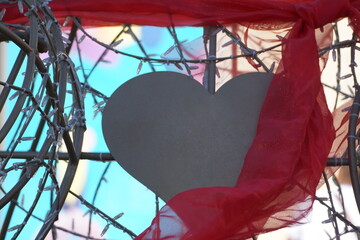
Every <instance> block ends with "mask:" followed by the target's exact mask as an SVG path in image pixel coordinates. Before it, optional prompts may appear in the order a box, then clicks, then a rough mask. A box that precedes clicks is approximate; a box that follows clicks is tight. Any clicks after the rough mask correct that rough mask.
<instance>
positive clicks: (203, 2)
mask: <svg viewBox="0 0 360 240" xmlns="http://www.w3.org/2000/svg"><path fill="white" fill-rule="evenodd" d="M1 6H2V5H0V8H1ZM3 6H4V5H3ZM50 6H51V9H52V11H53V12H54V13H55V15H56V16H57V17H58V18H59V19H64V17H66V16H69V15H71V16H79V17H81V18H82V22H83V23H84V24H85V25H88V26H91V25H94V26H100V25H111V24H119V23H131V24H139V25H155V26H168V25H174V26H206V25H215V24H235V23H236V24H241V25H243V26H246V27H249V28H253V29H258V30H269V31H272V30H278V29H285V30H286V31H288V33H287V34H286V36H285V38H284V39H283V47H282V52H281V54H282V59H281V62H280V65H279V67H278V68H277V70H276V74H275V76H274V79H273V80H272V83H271V85H270V88H269V90H268V93H267V97H266V100H265V103H264V106H263V108H262V111H261V115H260V119H259V123H258V128H257V135H256V137H255V140H254V142H253V144H252V146H251V148H250V150H249V151H248V153H247V156H246V159H245V163H244V166H243V169H242V171H241V173H239V174H240V176H239V179H238V182H237V184H236V186H234V187H211V188H200V189H193V190H189V191H186V192H182V193H179V194H178V195H176V196H175V197H174V198H172V199H171V200H170V201H169V202H168V203H167V204H166V205H165V206H164V207H163V208H162V209H161V211H160V212H159V214H158V215H157V216H156V217H155V219H154V220H153V222H152V224H151V226H150V227H149V228H148V229H146V230H145V231H144V232H143V233H142V234H141V235H140V236H138V237H137V238H136V239H137V240H140V239H141V240H145V239H158V240H160V239H161V240H165V239H196V240H202V239H204V240H209V239H221V240H223V239H246V238H249V237H251V236H254V235H257V234H259V233H262V232H267V231H271V230H275V229H279V228H281V227H285V226H288V225H290V224H293V223H297V222H298V221H299V220H300V219H301V218H302V217H304V216H305V215H306V214H307V213H308V211H309V210H310V208H311V206H312V203H313V200H314V195H315V191H316V187H317V185H318V182H319V179H320V177H321V173H322V171H323V170H324V167H325V164H326V160H327V156H328V154H329V151H330V148H331V145H332V143H333V139H334V135H335V134H334V128H333V124H332V116H331V114H330V113H329V111H328V108H327V105H326V101H325V96H324V92H323V88H322V86H321V83H320V75H321V70H322V67H320V65H319V57H318V48H319V46H321V45H326V44H329V43H330V42H329V40H331V33H330V32H325V33H323V34H325V35H326V36H323V37H322V38H321V39H322V40H319V39H317V35H316V33H315V29H319V28H320V30H322V28H323V27H325V26H326V24H328V23H331V22H334V21H337V20H339V19H340V18H343V17H349V19H350V25H351V26H352V27H353V29H354V31H355V32H356V33H359V27H360V25H359V21H360V13H359V9H360V1H350V0H317V1H312V0H307V1H305V0H304V1H295V0H289V1H285V0H177V1H171V2H170V1H168V0H151V1H148V0H121V1H120V0H119V1H116V0H103V1H95V0H86V1H85V0H76V1H74V0H71V1H70V0H53V1H52V2H51V3H50ZM7 8H8V11H7V12H6V14H5V17H4V19H3V21H6V22H13V23H14V22H21V21H23V17H22V16H21V15H20V14H18V13H17V9H16V6H14V5H11V6H10V7H9V6H8V7H7ZM224 161H226V159H224Z"/></svg>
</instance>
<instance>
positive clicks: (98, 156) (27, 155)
mask: <svg viewBox="0 0 360 240" xmlns="http://www.w3.org/2000/svg"><path fill="white" fill-rule="evenodd" d="M9 154H10V152H6V151H0V158H5V157H7V156H8V155H9ZM38 154H39V153H38V152H14V153H13V154H12V156H11V158H13V159H32V158H36V156H38ZM51 155H52V154H51V153H48V154H46V155H45V157H44V159H49V158H51ZM58 158H59V160H69V154H68V153H66V152H59V153H58ZM79 159H80V160H92V161H101V162H108V161H115V159H114V157H113V156H112V155H111V153H108V152H82V153H81V154H80V158H79ZM358 165H360V163H359V164H358ZM326 166H327V167H336V166H349V159H347V158H328V160H327V164H326Z"/></svg>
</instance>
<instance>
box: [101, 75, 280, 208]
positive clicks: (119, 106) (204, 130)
mask: <svg viewBox="0 0 360 240" xmlns="http://www.w3.org/2000/svg"><path fill="white" fill-rule="evenodd" d="M272 78H273V75H272V74H268V73H248V74H244V75H240V76H237V77H235V78H233V79H232V80H230V81H228V82H227V83H225V84H224V85H223V86H222V87H221V88H220V89H219V90H218V91H217V92H216V93H215V94H214V95H211V94H209V93H208V92H207V90H206V89H205V88H204V87H203V86H202V85H200V84H199V83H198V82H196V81H194V80H193V79H191V78H190V77H188V76H186V75H183V74H180V73H175V72H155V73H148V74H144V75H141V76H137V77H135V78H133V79H131V80H129V81H127V82H126V83H124V84H123V85H122V86H120V87H119V88H118V89H117V90H116V91H115V92H114V93H113V94H112V96H111V98H110V99H109V101H108V102H107V105H106V107H105V110H104V112H103V120H102V127H103V133H104V137H105V141H106V143H107V146H108V148H109V149H110V152H111V154H112V155H113V156H114V158H115V159H116V160H117V161H118V162H119V164H120V165H121V166H122V167H123V168H124V169H125V170H126V171H127V172H128V173H129V174H131V175H132V176H133V177H135V178H136V179H137V180H138V181H140V182H141V183H143V184H144V185H145V186H147V187H148V188H149V189H151V190H152V191H154V192H155V193H156V194H158V195H159V196H160V197H161V198H162V199H163V200H164V201H168V200H169V199H170V198H172V197H173V196H175V195H176V194H177V193H179V192H182V191H185V190H189V189H193V188H199V187H213V186H234V185H235V184H236V182H237V179H238V176H239V173H240V171H241V168H242V165H243V162H244V158H245V155H246V153H247V151H248V149H249V147H250V145H251V143H252V141H253V139H254V137H255V134H256V127H257V122H258V118H259V114H260V110H261V107H262V104H263V102H264V99H265V96H266V92H267V89H268V86H269V84H270V81H271V79H272Z"/></svg>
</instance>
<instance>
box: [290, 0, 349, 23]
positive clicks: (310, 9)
mask: <svg viewBox="0 0 360 240" xmlns="http://www.w3.org/2000/svg"><path fill="white" fill-rule="evenodd" d="M295 9H296V13H297V14H298V16H299V17H300V18H301V19H302V20H304V22H305V23H306V24H308V25H309V26H311V27H312V28H314V29H316V28H320V27H322V26H324V25H326V24H328V23H331V22H335V21H337V20H338V19H340V18H343V17H346V16H348V12H349V10H350V2H349V0H318V1H314V2H312V3H310V4H309V3H303V4H299V5H295Z"/></svg>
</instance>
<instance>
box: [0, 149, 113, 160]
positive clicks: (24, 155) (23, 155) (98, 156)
mask: <svg viewBox="0 0 360 240" xmlns="http://www.w3.org/2000/svg"><path fill="white" fill-rule="evenodd" d="M9 154H10V153H9V152H5V151H1V152H0V157H1V158H5V157H7V156H9ZM38 154H39V153H38V152H14V153H13V154H12V156H11V158H14V159H32V158H36V157H37V156H38ZM51 155H52V154H51V153H48V154H46V155H45V157H44V159H49V158H51ZM58 157H59V159H60V160H69V154H68V153H66V152H59V153H58ZM80 159H87V160H95V161H114V160H115V159H114V157H113V156H112V155H111V153H100V152H82V153H81V154H80Z"/></svg>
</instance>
